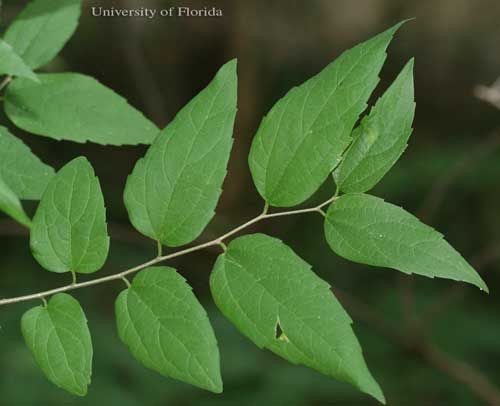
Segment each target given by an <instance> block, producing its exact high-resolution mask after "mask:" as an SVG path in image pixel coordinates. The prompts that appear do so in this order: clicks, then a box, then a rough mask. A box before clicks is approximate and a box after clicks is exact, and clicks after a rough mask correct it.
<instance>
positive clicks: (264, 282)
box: [210, 234, 384, 402]
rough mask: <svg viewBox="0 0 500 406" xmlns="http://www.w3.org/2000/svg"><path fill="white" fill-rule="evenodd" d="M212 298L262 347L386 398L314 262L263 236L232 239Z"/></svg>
mask: <svg viewBox="0 0 500 406" xmlns="http://www.w3.org/2000/svg"><path fill="white" fill-rule="evenodd" d="M210 288H211V291H212V294H213V297H214V300H215V303H216V304H217V306H218V307H219V309H220V310H221V311H222V313H224V315H225V316H226V317H227V318H228V319H229V320H231V322H232V323H233V324H234V325H235V326H236V327H237V328H238V329H239V330H240V331H241V332H242V333H243V334H244V335H246V336H247V337H248V338H249V339H250V340H252V341H253V342H254V343H255V344H256V345H257V346H258V347H259V348H267V349H269V350H271V351H272V352H274V353H275V354H277V355H279V356H281V357H283V358H285V359H287V360H288V361H290V362H292V363H294V364H302V365H305V366H308V367H310V368H313V369H315V370H317V371H319V372H321V373H323V374H325V375H328V376H331V377H333V378H335V379H338V380H341V381H345V382H348V383H351V384H352V385H354V386H355V387H357V388H359V389H360V390H361V391H363V392H365V393H368V394H370V395H372V396H373V397H375V398H376V399H378V400H379V401H381V402H384V395H383V394H382V391H381V389H380V388H379V386H378V384H377V383H376V382H375V380H374V379H373V377H372V376H371V374H370V372H369V371H368V368H367V366H366V364H365V361H364V359H363V356H362V352H361V347H360V346H359V343H358V340H357V339H356V336H355V335H354V332H353V331H352V328H351V323H352V320H351V319H350V318H349V316H348V315H347V313H346V312H345V311H344V309H343V308H342V306H341V305H340V303H339V302H338V301H337V299H336V298H335V296H334V295H333V293H332V292H331V290H330V286H329V285H328V284H327V283H326V282H325V281H323V280H322V279H320V278H319V277H318V276H316V275H315V274H314V273H313V272H312V271H311V266H310V265H309V264H308V263H306V262H305V261H303V260H302V259H301V258H300V257H299V256H297V255H296V254H295V253H294V252H293V251H292V250H291V249H290V248H289V247H288V246H286V245H285V244H283V243H282V242H281V241H280V240H278V239H276V238H272V237H268V236H266V235H263V234H254V235H247V236H243V237H239V238H236V239H235V240H233V241H231V243H230V244H229V246H228V248H227V251H226V252H225V253H224V254H222V255H220V256H219V258H218V259H217V262H216V264H215V267H214V270H213V272H212V275H211V278H210Z"/></svg>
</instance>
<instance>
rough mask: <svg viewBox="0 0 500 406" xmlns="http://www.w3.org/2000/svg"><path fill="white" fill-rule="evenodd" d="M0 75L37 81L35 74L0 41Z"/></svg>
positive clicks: (7, 45) (10, 48)
mask: <svg viewBox="0 0 500 406" xmlns="http://www.w3.org/2000/svg"><path fill="white" fill-rule="evenodd" d="M0 74H5V75H11V76H20V77H25V78H29V79H31V80H35V81H38V79H37V77H36V75H35V73H34V72H33V71H32V70H31V69H30V68H29V67H28V66H27V65H26V64H25V63H24V61H23V60H22V59H21V57H20V56H19V55H17V54H16V52H15V51H14V50H13V49H12V47H11V46H10V45H9V44H7V43H6V42H5V41H2V40H1V39H0Z"/></svg>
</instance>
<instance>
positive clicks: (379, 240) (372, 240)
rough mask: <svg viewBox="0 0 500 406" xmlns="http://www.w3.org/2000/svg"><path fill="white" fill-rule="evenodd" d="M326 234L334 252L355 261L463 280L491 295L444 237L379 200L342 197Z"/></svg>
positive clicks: (332, 208) (334, 206)
mask: <svg viewBox="0 0 500 406" xmlns="http://www.w3.org/2000/svg"><path fill="white" fill-rule="evenodd" d="M325 234H326V239H327V241H328V244H329V245H330V247H331V248H332V250H333V251H335V252H336V253H337V254H338V255H340V256H341V257H344V258H346V259H349V260H351V261H354V262H359V263H362V264H367V265H374V266H381V267H385V268H394V269H397V270H398V271H401V272H404V273H407V274H412V273H415V274H419V275H424V276H428V277H431V278H432V277H439V278H447V279H453V280H456V281H464V282H468V283H471V284H473V285H476V286H477V287H479V288H480V289H482V290H485V291H488V287H487V286H486V284H485V283H484V281H483V280H482V279H481V277H480V276H479V275H478V274H477V272H476V271H475V270H474V269H473V268H472V267H471V266H470V265H469V264H468V263H467V262H466V261H465V260H464V259H463V258H462V256H461V255H460V254H459V253H458V252H457V251H455V249H454V248H453V247H452V246H451V245H450V244H448V243H447V242H446V241H445V240H444V238H443V235H442V234H440V233H438V232H437V231H436V230H434V229H433V228H431V227H429V226H427V225H425V224H423V223H421V222H420V221H419V220H418V219H417V218H416V217H415V216H413V215H411V214H410V213H408V212H407V211H405V210H403V209H402V208H401V207H398V206H395V205H393V204H390V203H386V202H384V201H383V200H382V199H380V198H378V197H374V196H370V195H365V194H347V195H343V196H341V197H339V198H338V199H337V200H336V201H335V202H334V203H333V204H332V205H331V206H330V208H329V209H328V213H327V216H326V219H325Z"/></svg>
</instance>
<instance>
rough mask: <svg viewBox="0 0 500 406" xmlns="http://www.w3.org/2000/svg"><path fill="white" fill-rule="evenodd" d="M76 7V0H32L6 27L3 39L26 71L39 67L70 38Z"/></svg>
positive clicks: (78, 9) (78, 11)
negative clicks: (27, 68) (22, 62)
mask: <svg viewBox="0 0 500 406" xmlns="http://www.w3.org/2000/svg"><path fill="white" fill-rule="evenodd" d="M80 7H81V6H80V0H34V1H32V2H31V3H29V4H28V5H27V6H26V7H25V8H24V9H23V10H22V11H21V12H20V13H19V15H18V16H17V17H16V19H15V20H14V21H13V22H12V24H11V25H10V26H9V27H8V29H7V31H6V33H5V36H4V39H5V41H6V42H8V43H9V44H10V45H11V46H12V48H13V49H14V50H15V52H16V53H17V54H18V55H19V56H21V58H22V59H23V60H24V61H25V62H26V64H27V65H28V66H29V67H30V68H32V69H36V68H39V67H40V66H42V65H45V64H46V63H47V62H50V61H51V60H52V59H53V58H54V57H55V56H56V55H57V54H58V53H59V51H60V50H61V49H62V47H63V46H64V44H66V42H67V41H68V39H69V38H70V37H71V36H72V35H73V33H74V32H75V29H76V27H77V25H78V18H79V17H80Z"/></svg>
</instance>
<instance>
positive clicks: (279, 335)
mask: <svg viewBox="0 0 500 406" xmlns="http://www.w3.org/2000/svg"><path fill="white" fill-rule="evenodd" d="M274 338H275V339H276V340H280V341H285V342H286V343H288V342H290V340H289V339H288V337H287V336H286V334H285V333H284V331H283V329H282V328H281V324H280V321H279V320H278V321H277V322H276V328H275V330H274Z"/></svg>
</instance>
